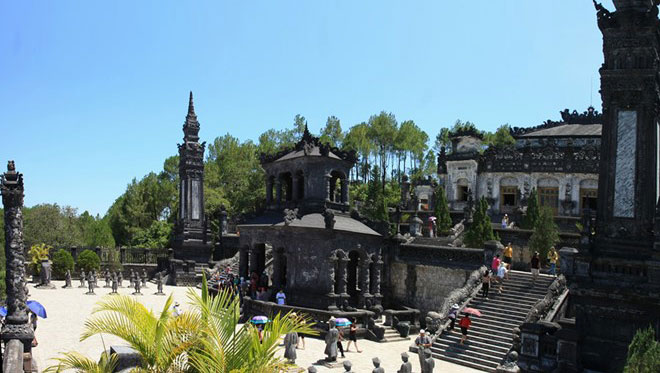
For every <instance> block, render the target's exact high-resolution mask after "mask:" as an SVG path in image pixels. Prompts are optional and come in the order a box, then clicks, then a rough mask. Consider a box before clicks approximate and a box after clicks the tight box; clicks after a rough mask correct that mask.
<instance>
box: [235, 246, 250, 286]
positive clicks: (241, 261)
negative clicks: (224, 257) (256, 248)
mask: <svg viewBox="0 0 660 373" xmlns="http://www.w3.org/2000/svg"><path fill="white" fill-rule="evenodd" d="M240 250H241V253H240V254H239V257H238V275H239V276H243V277H245V278H246V279H248V278H249V276H250V274H249V273H248V268H249V260H250V253H249V248H248V247H247V246H241V249H240Z"/></svg>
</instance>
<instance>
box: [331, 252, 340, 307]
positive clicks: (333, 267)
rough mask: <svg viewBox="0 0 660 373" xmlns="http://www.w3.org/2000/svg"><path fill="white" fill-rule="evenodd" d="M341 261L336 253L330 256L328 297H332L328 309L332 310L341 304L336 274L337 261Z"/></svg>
mask: <svg viewBox="0 0 660 373" xmlns="http://www.w3.org/2000/svg"><path fill="white" fill-rule="evenodd" d="M338 261H339V258H337V255H336V253H334V252H333V253H332V255H330V257H329V258H328V283H329V284H330V291H329V292H328V298H329V299H330V302H329V303H330V304H329V306H328V309H329V310H331V311H334V310H336V309H337V308H338V306H340V304H338V303H337V301H338V299H340V298H339V294H337V293H335V276H336V273H335V272H336V268H337V263H338Z"/></svg>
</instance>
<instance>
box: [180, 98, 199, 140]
mask: <svg viewBox="0 0 660 373" xmlns="http://www.w3.org/2000/svg"><path fill="white" fill-rule="evenodd" d="M183 134H184V136H183V140H184V141H185V142H198V141H199V135H198V134H199V122H198V121H197V115H196V114H195V104H194V103H193V93H192V91H190V97H189V98H188V114H186V121H185V123H184V124H183Z"/></svg>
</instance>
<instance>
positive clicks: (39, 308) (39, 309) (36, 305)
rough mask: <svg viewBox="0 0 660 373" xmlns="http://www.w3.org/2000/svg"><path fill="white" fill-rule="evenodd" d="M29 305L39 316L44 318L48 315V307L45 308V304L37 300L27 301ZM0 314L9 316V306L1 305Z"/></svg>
mask: <svg viewBox="0 0 660 373" xmlns="http://www.w3.org/2000/svg"><path fill="white" fill-rule="evenodd" d="M27 306H28V308H29V309H30V311H32V312H34V313H36V314H37V316H39V317H41V318H42V319H45V318H46V317H48V316H47V315H46V309H45V308H44V306H43V305H41V303H39V302H37V301H36V300H29V301H27ZM0 316H2V317H5V316H7V306H2V307H0Z"/></svg>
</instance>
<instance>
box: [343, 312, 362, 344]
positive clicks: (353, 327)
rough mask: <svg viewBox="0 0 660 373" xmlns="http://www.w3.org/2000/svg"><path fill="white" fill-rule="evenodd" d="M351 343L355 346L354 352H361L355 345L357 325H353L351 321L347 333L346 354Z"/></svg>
mask: <svg viewBox="0 0 660 373" xmlns="http://www.w3.org/2000/svg"><path fill="white" fill-rule="evenodd" d="M351 342H352V343H353V344H355V350H356V351H357V352H362V350H360V347H358V344H357V325H355V320H353V323H351V328H350V330H349V331H348V344H347V345H346V352H348V351H350V350H351Z"/></svg>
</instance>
